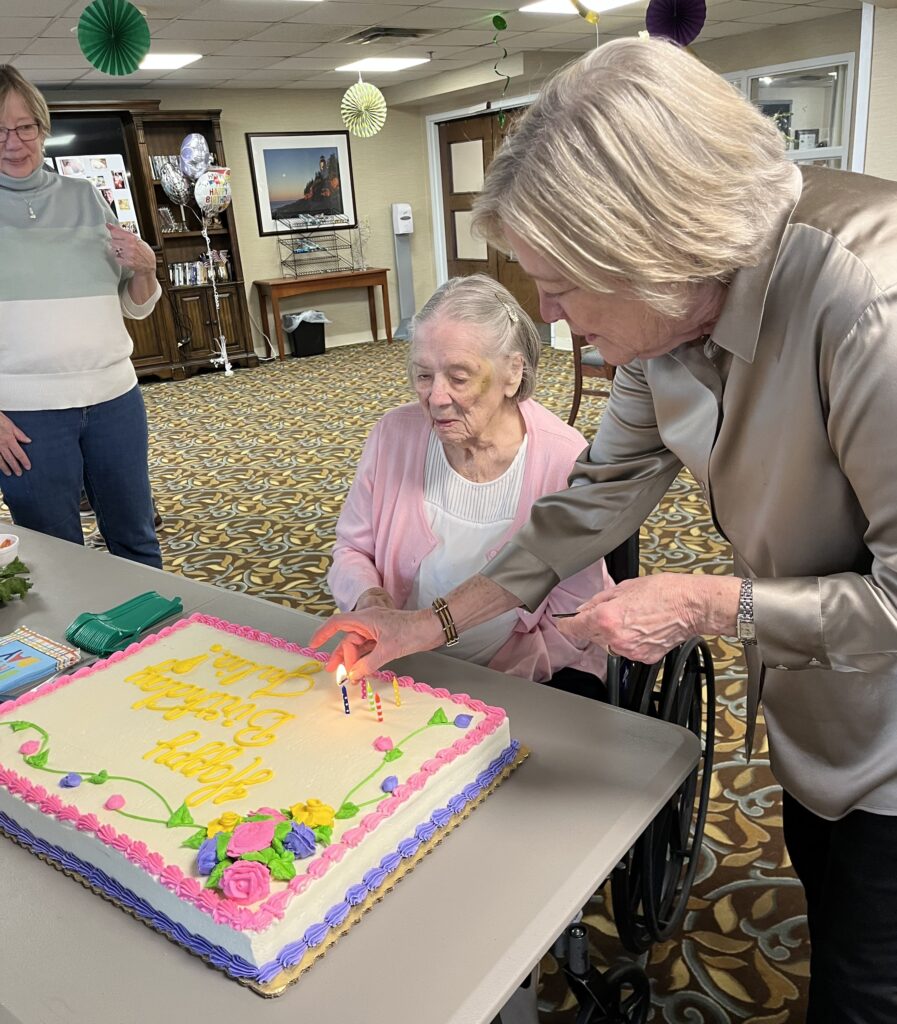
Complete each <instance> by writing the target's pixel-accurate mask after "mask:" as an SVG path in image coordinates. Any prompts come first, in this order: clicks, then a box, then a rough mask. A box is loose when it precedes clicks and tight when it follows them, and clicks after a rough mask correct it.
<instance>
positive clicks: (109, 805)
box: [103, 793, 125, 811]
mask: <svg viewBox="0 0 897 1024" xmlns="http://www.w3.org/2000/svg"><path fill="white" fill-rule="evenodd" d="M103 806H104V807H105V808H106V810H107V811H120V810H121V809H122V807H124V806H125V798H124V797H123V796H121V795H120V794H118V793H116V794H115V795H114V796H110V797H109V799H108V800H107V801H106V803H104V804H103Z"/></svg>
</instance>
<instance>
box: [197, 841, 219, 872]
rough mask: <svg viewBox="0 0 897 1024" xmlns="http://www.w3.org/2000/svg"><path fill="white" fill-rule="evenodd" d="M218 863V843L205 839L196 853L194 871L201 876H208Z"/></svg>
mask: <svg viewBox="0 0 897 1024" xmlns="http://www.w3.org/2000/svg"><path fill="white" fill-rule="evenodd" d="M217 863H218V841H217V840H216V839H206V840H204V841H203V843H202V845H201V846H200V848H199V849H198V850H197V851H196V870H197V871H198V872H199V873H200V874H201V875H210V874H211V873H212V871H213V870H214V868H215V865H216V864H217Z"/></svg>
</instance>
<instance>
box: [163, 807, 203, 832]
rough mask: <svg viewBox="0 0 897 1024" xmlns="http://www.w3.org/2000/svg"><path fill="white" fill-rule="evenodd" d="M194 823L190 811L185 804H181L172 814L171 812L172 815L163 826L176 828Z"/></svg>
mask: <svg viewBox="0 0 897 1024" xmlns="http://www.w3.org/2000/svg"><path fill="white" fill-rule="evenodd" d="M195 824H196V822H195V821H194V820H193V818H192V817H191V815H190V812H189V811H188V810H187V805H186V804H181V806H180V807H179V808H178V809H177V810H176V811H175V812H174V814H172V816H171V817H170V818H169V819H168V821H167V822H166V823H165V827H166V828H178V827H179V826H181V825H195Z"/></svg>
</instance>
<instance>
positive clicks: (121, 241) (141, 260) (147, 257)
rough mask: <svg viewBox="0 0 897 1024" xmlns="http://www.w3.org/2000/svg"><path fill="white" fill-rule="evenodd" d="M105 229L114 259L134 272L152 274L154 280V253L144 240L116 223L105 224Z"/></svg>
mask: <svg viewBox="0 0 897 1024" xmlns="http://www.w3.org/2000/svg"><path fill="white" fill-rule="evenodd" d="M106 229H107V230H108V232H109V245H110V247H111V249H112V255H113V257H114V258H115V260H116V261H117V262H118V263H119V264H120V265H121V266H123V267H124V268H125V269H126V270H132V271H133V272H134V273H135V274H152V276H153V280H155V278H156V254H155V253H154V252H153V250H152V249H151V248H150V247H149V246H148V245H147V244H146V242H144V241H143V239H142V238H138V237H137V236H136V235H135V234H133V233H132V232H130V231H125V229H124V228H120V227H119V226H118V225H117V224H107V225H106Z"/></svg>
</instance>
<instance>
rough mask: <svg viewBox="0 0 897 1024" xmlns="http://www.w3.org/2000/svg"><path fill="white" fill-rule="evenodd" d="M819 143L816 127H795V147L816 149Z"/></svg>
mask: <svg viewBox="0 0 897 1024" xmlns="http://www.w3.org/2000/svg"><path fill="white" fill-rule="evenodd" d="M818 145H819V129H818V128H795V129H794V148H795V149H816V147H817V146H818Z"/></svg>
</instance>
